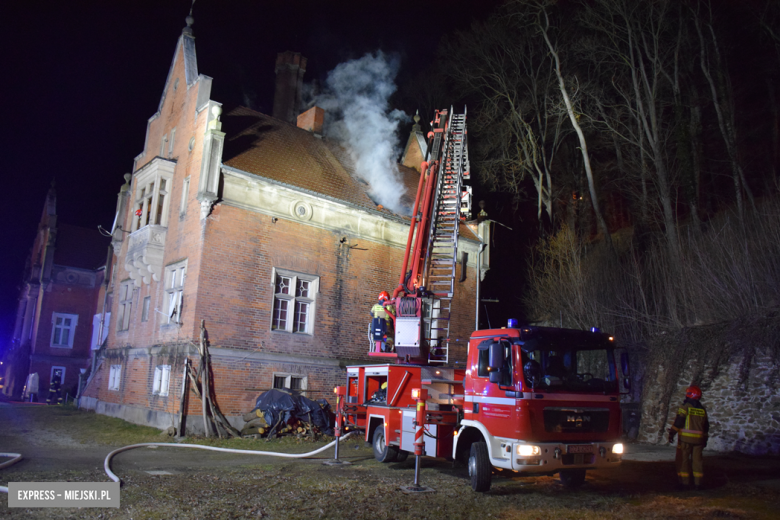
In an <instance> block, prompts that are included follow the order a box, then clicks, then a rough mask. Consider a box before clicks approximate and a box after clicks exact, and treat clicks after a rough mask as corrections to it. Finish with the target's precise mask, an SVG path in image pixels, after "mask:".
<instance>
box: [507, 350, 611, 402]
mask: <svg viewBox="0 0 780 520" xmlns="http://www.w3.org/2000/svg"><path fill="white" fill-rule="evenodd" d="M522 361H523V376H524V379H525V384H526V386H528V387H531V388H533V389H534V390H548V391H551V392H552V391H555V392H559V391H560V392H605V393H612V392H617V391H618V385H617V379H616V377H615V359H614V356H613V351H612V349H593V348H588V349H578V348H549V349H547V348H543V349H542V348H540V349H536V350H525V349H523V350H522Z"/></svg>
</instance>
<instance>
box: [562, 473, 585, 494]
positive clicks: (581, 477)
mask: <svg viewBox="0 0 780 520" xmlns="http://www.w3.org/2000/svg"><path fill="white" fill-rule="evenodd" d="M560 477H561V484H563V487H567V488H569V489H575V488H578V487H580V486H581V485H582V484H583V483H584V482H585V470H584V469H564V470H561V473H560Z"/></svg>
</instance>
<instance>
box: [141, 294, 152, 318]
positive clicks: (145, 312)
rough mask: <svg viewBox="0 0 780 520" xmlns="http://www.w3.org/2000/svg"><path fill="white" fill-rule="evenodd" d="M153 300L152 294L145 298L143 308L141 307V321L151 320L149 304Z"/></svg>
mask: <svg viewBox="0 0 780 520" xmlns="http://www.w3.org/2000/svg"><path fill="white" fill-rule="evenodd" d="M151 301H152V297H151V296H147V297H146V298H144V303H143V308H142V309H141V321H149V304H150V303H151Z"/></svg>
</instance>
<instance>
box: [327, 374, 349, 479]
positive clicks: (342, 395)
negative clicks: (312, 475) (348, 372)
mask: <svg viewBox="0 0 780 520" xmlns="http://www.w3.org/2000/svg"><path fill="white" fill-rule="evenodd" d="M333 393H334V394H336V424H335V425H334V428H333V434H334V435H335V436H336V447H335V454H334V457H333V460H327V461H325V462H323V464H325V465H326V466H344V465H347V464H352V463H351V462H347V461H345V460H339V438H341V434H342V433H343V432H342V431H341V421H342V418H343V414H342V408H343V404H344V399H346V395H347V387H346V386H337V387H336V388H334V389H333Z"/></svg>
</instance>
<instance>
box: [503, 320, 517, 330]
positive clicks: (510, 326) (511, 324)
mask: <svg viewBox="0 0 780 520" xmlns="http://www.w3.org/2000/svg"><path fill="white" fill-rule="evenodd" d="M506 328H508V329H516V328H517V320H516V319H514V318H509V321H507V322H506Z"/></svg>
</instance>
